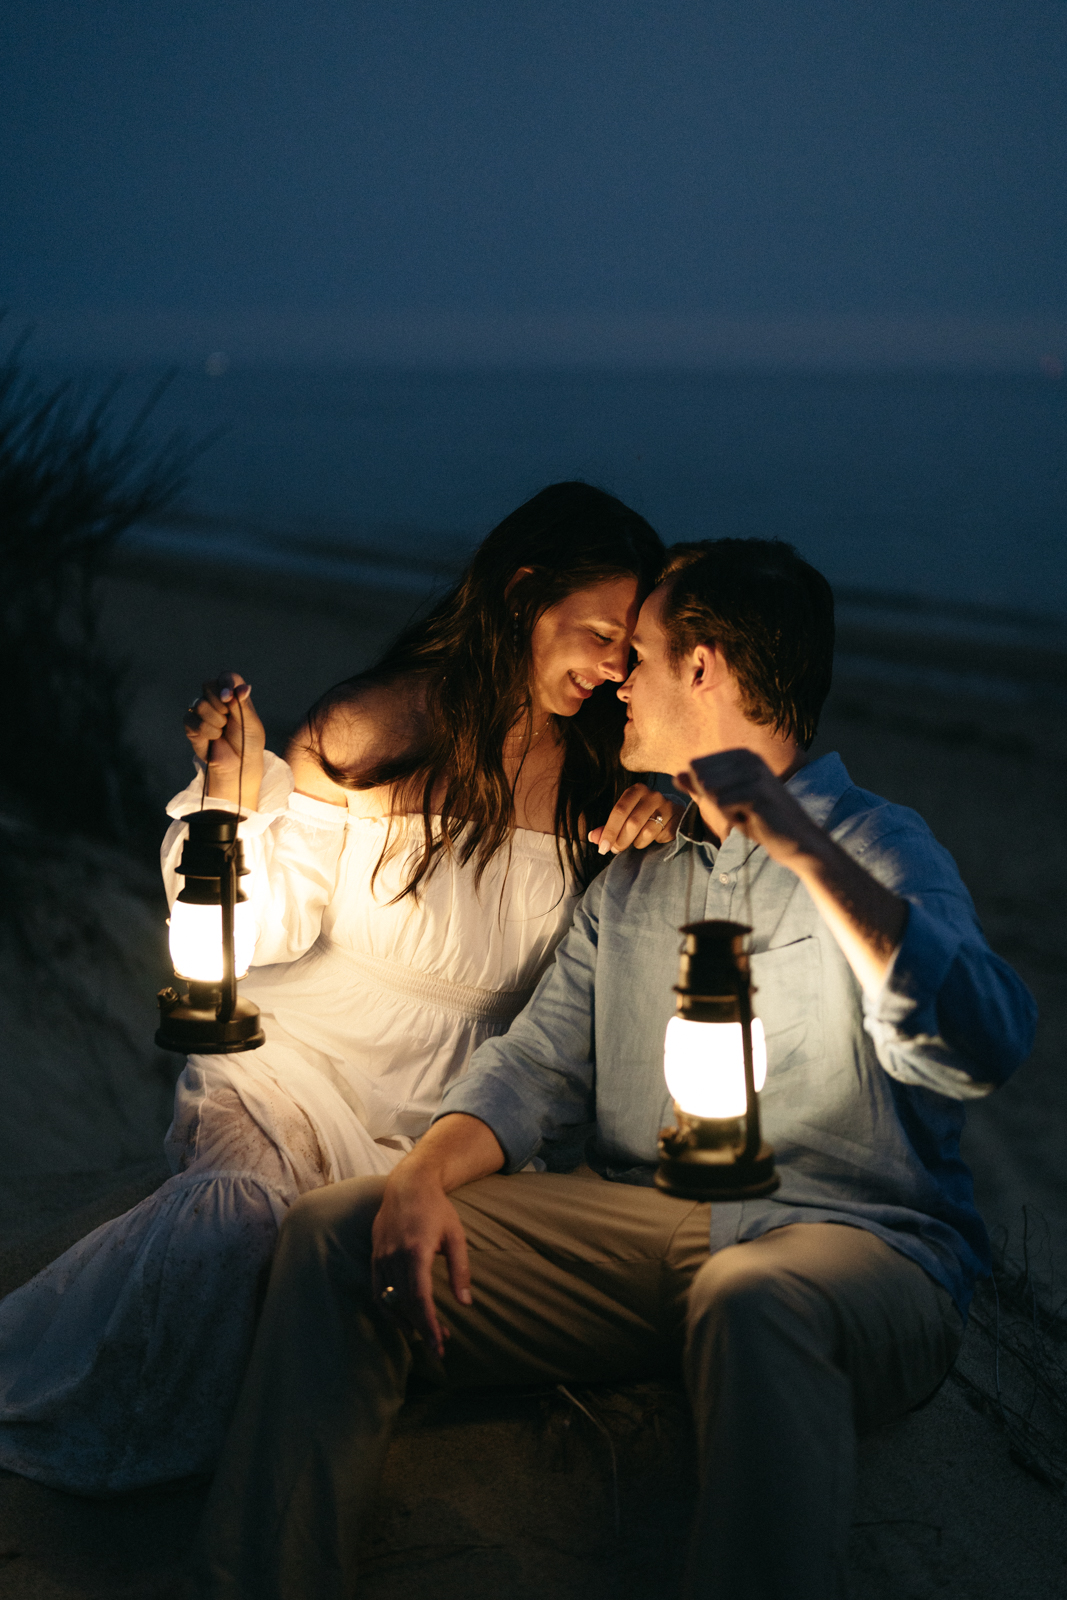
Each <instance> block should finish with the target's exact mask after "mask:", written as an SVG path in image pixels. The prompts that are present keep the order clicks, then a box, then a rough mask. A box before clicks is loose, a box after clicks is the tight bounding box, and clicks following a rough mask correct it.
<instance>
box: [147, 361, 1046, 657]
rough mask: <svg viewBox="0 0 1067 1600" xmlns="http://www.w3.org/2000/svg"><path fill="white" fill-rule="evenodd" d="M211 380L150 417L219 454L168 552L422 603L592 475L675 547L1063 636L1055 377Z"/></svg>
mask: <svg viewBox="0 0 1067 1600" xmlns="http://www.w3.org/2000/svg"><path fill="white" fill-rule="evenodd" d="M210 365H211V366H212V368H213V369H214V375H213V374H212V373H209V372H207V371H199V372H190V371H181V372H179V373H178V374H177V375H176V377H175V380H174V382H173V383H172V384H171V386H170V388H169V390H168V391H167V393H166V395H165V397H164V399H163V401H162V403H161V404H160V406H159V408H158V411H157V414H156V418H155V427H156V428H157V430H167V429H170V428H172V427H181V428H183V429H185V430H186V431H187V432H188V433H189V434H190V435H192V436H193V437H195V438H199V439H203V438H207V437H209V436H213V439H212V442H211V443H210V444H209V445H208V447H207V448H206V449H205V450H204V452H203V454H202V455H201V456H200V458H199V459H198V461H197V463H196V466H195V468H194V472H193V477H192V481H191V483H190V486H189V490H188V493H187V495H186V497H185V501H184V504H183V507H182V512H181V514H180V515H179V516H176V517H174V518H171V519H169V525H168V527H166V528H164V529H156V530H151V531H147V532H142V533H139V534H138V536H137V537H138V538H139V539H141V540H143V541H147V542H149V543H154V544H156V545H157V546H163V547H167V548H169V549H171V550H174V551H177V550H180V549H184V550H185V551H186V552H187V553H188V554H189V555H190V556H196V555H200V554H214V555H215V556H216V557H221V558H224V559H227V560H232V561H233V562H234V563H236V564H246V563H247V564H260V565H267V566H273V567H276V568H280V569H288V570H292V571H294V572H295V571H301V570H307V571H318V572H319V573H320V574H324V575H329V574H330V573H331V572H335V573H337V574H338V575H339V576H340V575H343V573H344V572H345V570H346V568H349V567H351V564H352V563H356V564H358V566H359V567H361V568H364V567H365V568H366V570H367V571H368V572H371V573H375V572H376V573H377V574H378V575H379V576H380V577H381V578H382V579H383V581H389V582H391V583H395V584H399V585H404V584H407V585H409V586H412V587H418V586H419V585H422V586H425V584H426V582H427V580H428V579H432V578H433V576H434V575H435V574H436V575H437V576H438V577H439V578H440V577H441V576H447V574H448V573H449V572H450V571H452V570H454V568H455V567H456V566H457V565H458V564H460V563H461V562H462V561H463V559H464V557H465V556H466V554H467V553H468V552H469V550H470V549H471V548H473V546H474V545H475V544H476V543H477V541H478V540H479V539H480V538H481V537H482V535H483V534H484V533H485V532H486V531H487V530H488V529H489V528H490V527H492V526H493V524H494V523H495V522H496V521H498V520H499V519H500V518H501V517H502V516H504V515H505V514H506V513H507V512H508V511H509V510H510V509H511V508H512V507H514V506H515V505H517V504H519V503H520V502H521V501H522V500H524V499H525V498H527V497H528V496H529V495H531V494H533V493H534V492H535V491H536V490H537V489H539V488H540V487H542V486H543V485H544V484H546V483H550V482H552V481H554V480H557V479H562V478H584V479H586V480H587V481H589V482H592V483H597V484H600V485H602V486H603V487H605V488H607V489H610V490H612V491H613V492H614V493H615V494H618V495H620V496H621V497H622V499H624V500H625V501H627V502H628V503H629V504H630V505H632V506H634V507H635V508H636V509H637V510H639V511H641V512H642V513H643V514H644V515H645V516H646V517H647V518H648V519H649V520H650V521H651V522H652V524H653V525H654V526H655V527H656V528H657V529H658V530H659V532H660V533H661V534H662V536H663V538H664V539H665V540H666V541H667V542H668V543H671V542H673V541H675V540H682V539H693V538H706V537H714V536H717V535H723V534H738V535H753V534H758V535H766V536H772V537H776V538H783V539H788V540H790V541H791V542H792V543H794V544H795V545H796V546H797V547H798V548H799V549H800V551H801V552H802V554H803V555H805V556H806V557H807V558H808V559H809V560H811V561H813V562H814V563H815V564H816V565H817V566H819V567H820V568H821V569H822V570H823V571H825V572H826V574H827V576H828V577H829V578H830V579H831V581H832V582H833V583H834V585H835V587H836V588H837V590H838V592H839V594H840V595H841V596H842V598H843V599H845V600H847V599H848V598H849V597H850V596H852V597H854V598H856V599H857V600H862V601H864V602H865V603H868V604H870V603H874V602H877V601H878V600H879V599H880V598H884V599H886V600H887V602H888V603H890V604H891V605H895V606H897V607H898V608H899V606H900V604H901V603H905V604H907V605H908V606H909V607H916V606H917V607H918V608H919V609H920V610H922V611H926V612H929V611H936V612H938V613H940V614H941V615H942V616H943V617H944V618H945V619H948V618H949V617H953V616H954V617H956V618H958V619H962V625H966V619H967V618H968V617H971V618H972V620H973V619H975V618H978V617H983V618H985V619H986V620H987V621H988V622H990V623H1000V624H1003V625H1004V626H1010V627H1016V626H1022V627H1026V626H1027V625H1028V624H1029V623H1030V622H1031V621H1032V622H1033V623H1034V624H1035V625H1037V624H1038V623H1039V620H1040V619H1045V621H1046V623H1047V624H1050V625H1053V626H1055V631H1056V632H1057V634H1058V633H1059V632H1060V629H1061V628H1062V627H1063V626H1064V625H1067V537H1065V534H1067V381H1064V380H1063V379H1059V380H1057V379H1056V378H1054V377H1053V378H1050V377H1046V376H1044V375H1042V374H1035V375H1033V376H1029V375H1026V376H1003V375H981V374H977V375H960V374H951V375H949V374H890V375H885V374H870V375H863V374H861V375H856V374H847V375H835V374H797V373H789V374H786V373H782V374H756V373H689V372H685V373H671V372H587V371H575V372H538V371H521V372H502V371H479V372H475V371H455V372H448V371H399V370H374V369H364V368H343V367H339V368H333V369H304V370H285V369H271V368H247V369H241V368H229V369H225V362H224V360H222V359H220V358H216V359H214V360H213V361H212V363H210ZM220 369H225V370H220ZM136 387H137V382H136V381H135V382H133V383H132V384H131V388H130V392H131V394H132V393H133V391H134V390H135V389H136Z"/></svg>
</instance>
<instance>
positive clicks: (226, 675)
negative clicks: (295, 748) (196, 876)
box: [184, 672, 266, 811]
mask: <svg viewBox="0 0 1067 1600" xmlns="http://www.w3.org/2000/svg"><path fill="white" fill-rule="evenodd" d="M184 720H185V737H186V738H187V739H188V740H189V743H190V744H191V745H192V747H193V752H194V754H195V755H196V756H197V757H198V758H199V759H200V760H201V761H206V762H207V769H208V787H207V792H208V794H209V795H210V796H211V798H212V799H217V800H232V801H233V802H234V803H235V804H236V802H237V800H238V798H240V802H241V805H242V806H243V807H245V808H246V809H248V810H249V811H254V810H255V809H256V806H257V804H258V803H259V789H260V785H261V783H262V782H263V749H264V746H265V744H266V735H265V734H264V731H263V724H262V722H261V721H260V720H259V714H258V712H257V711H256V708H255V706H254V705H253V704H252V690H251V685H250V684H247V683H246V682H245V680H244V679H243V678H242V676H241V674H240V673H239V672H223V673H221V674H220V675H219V677H218V678H216V679H214V680H213V681H212V682H210V683H205V684H204V688H203V693H202V694H201V695H200V697H199V699H197V700H194V701H193V703H192V705H191V706H190V707H189V709H188V711H187V712H186V713H185V719H184ZM242 741H243V749H244V766H243V771H242V763H241V751H242ZM238 779H240V784H239V785H238ZM238 786H240V796H238Z"/></svg>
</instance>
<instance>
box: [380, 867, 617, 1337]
mask: <svg viewBox="0 0 1067 1600" xmlns="http://www.w3.org/2000/svg"><path fill="white" fill-rule="evenodd" d="M605 876H606V874H602V875H601V877H600V878H598V879H597V880H596V882H595V883H594V884H593V886H592V888H591V889H590V890H589V891H588V892H587V894H586V896H585V898H584V899H583V901H582V903H581V904H580V905H579V906H578V907H577V909H576V911H575V917H574V925H573V926H572V928H571V930H570V932H569V933H568V934H567V936H566V938H565V939H564V941H563V943H562V944H561V945H560V947H559V949H558V950H557V952H556V958H555V961H554V963H553V965H552V966H551V967H550V968H549V970H548V971H547V972H546V974H545V976H544V978H543V979H542V980H541V983H540V984H539V986H538V989H537V993H536V994H535V995H534V997H533V999H532V1000H531V1001H530V1003H529V1005H528V1006H527V1007H526V1009H525V1011H523V1012H522V1013H521V1014H520V1015H519V1016H518V1017H516V1019H515V1021H514V1022H513V1023H512V1025H511V1027H510V1029H509V1030H508V1032H507V1033H506V1034H505V1035H504V1036H503V1037H502V1038H496V1039H487V1040H486V1041H485V1043H484V1044H483V1045H481V1046H480V1047H479V1049H477V1050H476V1051H475V1053H474V1056H473V1058H472V1060H471V1064H470V1068H469V1070H468V1071H467V1072H466V1073H465V1074H464V1075H463V1077H462V1078H459V1079H457V1081H456V1082H455V1083H454V1084H453V1085H452V1087H451V1088H450V1089H449V1090H448V1092H447V1093H446V1095H445V1098H444V1101H443V1103H442V1106H441V1109H440V1110H439V1111H438V1113H437V1117H436V1119H435V1121H434V1123H433V1126H432V1127H431V1128H430V1130H429V1132H428V1133H426V1134H424V1136H423V1137H422V1138H421V1139H420V1140H419V1142H418V1144H417V1145H416V1146H415V1148H414V1150H412V1152H411V1154H410V1155H408V1156H405V1158H404V1160H403V1161H401V1162H400V1163H399V1164H398V1166H396V1167H395V1168H394V1169H393V1172H392V1173H391V1174H390V1176H389V1181H388V1182H387V1184H386V1186H385V1195H384V1197H383V1199H382V1206H381V1209H380V1211H379V1213H378V1217H377V1220H376V1221H375V1224H374V1286H375V1292H376V1293H377V1294H379V1295H380V1294H381V1293H382V1291H383V1290H384V1289H386V1288H390V1289H392V1290H393V1291H394V1292H393V1293H392V1294H391V1295H388V1296H387V1298H386V1301H385V1304H387V1305H388V1306H389V1307H390V1309H391V1310H392V1311H393V1312H394V1313H395V1314H396V1315H397V1316H398V1317H399V1318H400V1319H401V1320H402V1321H403V1322H405V1323H406V1324H407V1325H408V1326H409V1327H410V1328H412V1329H414V1330H415V1332H417V1333H419V1334H421V1336H422V1338H423V1339H424V1340H425V1341H426V1343H427V1345H428V1346H429V1347H430V1349H431V1350H434V1351H436V1353H437V1354H438V1355H439V1356H440V1355H441V1353H442V1352H443V1350H444V1339H445V1337H446V1330H445V1329H443V1328H442V1326H441V1322H440V1320H439V1318H438V1317H437V1314H436V1312H435V1310H434V1303H433V1288H432V1280H431V1271H432V1267H433V1258H434V1256H435V1255H439V1254H443V1255H445V1256H446V1257H447V1258H448V1271H449V1280H450V1282H451V1286H452V1293H453V1294H454V1295H455V1296H456V1298H457V1300H459V1301H461V1302H462V1303H463V1304H464V1305H469V1304H470V1270H469V1266H468V1260H467V1245H466V1241H465V1239H464V1237H463V1229H462V1226H461V1225H460V1221H459V1216H458V1214H457V1212H456V1209H455V1207H454V1206H453V1205H452V1203H451V1201H450V1200H449V1199H448V1194H449V1192H450V1191H451V1190H453V1189H458V1188H459V1187H460V1186H461V1185H462V1184H465V1183H473V1182H474V1181H475V1180H476V1179H478V1178H485V1177H488V1176H489V1174H490V1173H493V1172H499V1171H500V1170H501V1168H504V1167H506V1168H508V1170H511V1171H514V1170H516V1169H518V1168H521V1167H523V1166H525V1164H526V1162H527V1161H529V1159H530V1157H531V1155H532V1154H533V1153H534V1152H535V1151H536V1150H537V1149H538V1148H539V1145H540V1142H541V1140H542V1138H544V1137H545V1136H546V1135H551V1134H552V1133H554V1132H556V1131H557V1130H558V1129H559V1128H560V1127H561V1126H568V1125H571V1124H573V1123H575V1122H579V1123H580V1122H582V1121H584V1120H585V1119H586V1118H587V1117H588V1115H589V1109H588V1108H589V1101H590V1099H591V1096H592V1083H593V1060H592V1032H593V1024H592V1016H593V981H594V974H595V971H596V949H597V929H598V921H597V912H596V909H595V908H596V907H597V906H598V905H599V901H600V896H601V893H602V887H603V879H604V877H605Z"/></svg>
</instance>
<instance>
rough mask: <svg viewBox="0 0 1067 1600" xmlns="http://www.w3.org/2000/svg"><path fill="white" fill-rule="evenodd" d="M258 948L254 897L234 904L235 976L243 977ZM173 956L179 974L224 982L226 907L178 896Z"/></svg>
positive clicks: (172, 933) (172, 927)
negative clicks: (223, 946) (192, 901)
mask: <svg viewBox="0 0 1067 1600" xmlns="http://www.w3.org/2000/svg"><path fill="white" fill-rule="evenodd" d="M255 948H256V922H255V917H254V915H253V910H252V902H251V901H250V900H239V901H238V902H237V904H236V905H235V906H234V908H233V966H234V976H235V977H237V978H243V977H244V975H245V973H246V972H247V971H248V968H249V965H250V964H251V961H252V955H253V952H254V951H255ZM170 959H171V961H172V962H173V963H174V970H175V972H176V973H177V975H178V977H179V978H189V979H191V980H192V981H193V982H195V983H221V982H222V978H223V972H222V907H221V906H200V905H190V904H189V903H188V902H187V901H185V900H180V899H179V900H175V902H174V904H173V906H172V907H171V911H170Z"/></svg>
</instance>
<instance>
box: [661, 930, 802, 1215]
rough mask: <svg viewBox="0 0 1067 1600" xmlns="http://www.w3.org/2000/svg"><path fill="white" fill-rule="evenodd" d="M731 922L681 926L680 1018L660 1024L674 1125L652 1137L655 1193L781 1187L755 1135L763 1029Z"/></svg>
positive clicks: (732, 1195) (748, 1192)
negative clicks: (655, 1148)
mask: <svg viewBox="0 0 1067 1600" xmlns="http://www.w3.org/2000/svg"><path fill="white" fill-rule="evenodd" d="M751 931H752V930H751V929H750V928H746V927H744V926H742V924H741V923H738V922H690V923H687V924H686V926H685V927H684V928H682V929H681V932H682V935H683V940H684V942H683V944H682V948H681V952H680V955H681V960H680V962H679V966H678V982H677V983H676V984H675V986H674V991H675V993H676V994H677V996H678V1014H677V1016H674V1017H672V1018H671V1019H670V1021H669V1022H668V1024H667V1033H666V1037H665V1039H664V1041H663V1072H664V1076H665V1077H666V1080H667V1087H668V1089H669V1090H670V1092H671V1095H672V1096H673V1098H674V1108H675V1113H676V1116H677V1123H676V1126H675V1127H673V1128H664V1129H662V1131H661V1132H660V1136H659V1154H660V1162H659V1167H658V1168H657V1170H656V1178H655V1182H656V1187H657V1188H658V1189H663V1190H664V1191H665V1192H666V1193H667V1194H675V1195H679V1196H680V1197H682V1198H683V1199H687V1200H747V1199H750V1198H751V1199H755V1198H756V1197H757V1196H760V1195H766V1194H772V1193H773V1192H774V1190H775V1189H777V1187H778V1174H777V1173H776V1172H775V1170H774V1151H773V1150H772V1149H771V1147H770V1145H768V1144H765V1143H764V1141H763V1138H762V1137H761V1134H760V1111H759V1091H760V1090H761V1089H762V1088H763V1085H764V1083H765V1082H766V1079H767V1043H766V1039H765V1038H764V1034H763V1024H762V1023H761V1022H760V1020H759V1018H758V1017H754V1016H753V1015H752V982H751V979H750V977H749V962H748V954H747V951H746V948H745V940H746V938H747V936H748V935H749V934H750V933H751Z"/></svg>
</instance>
